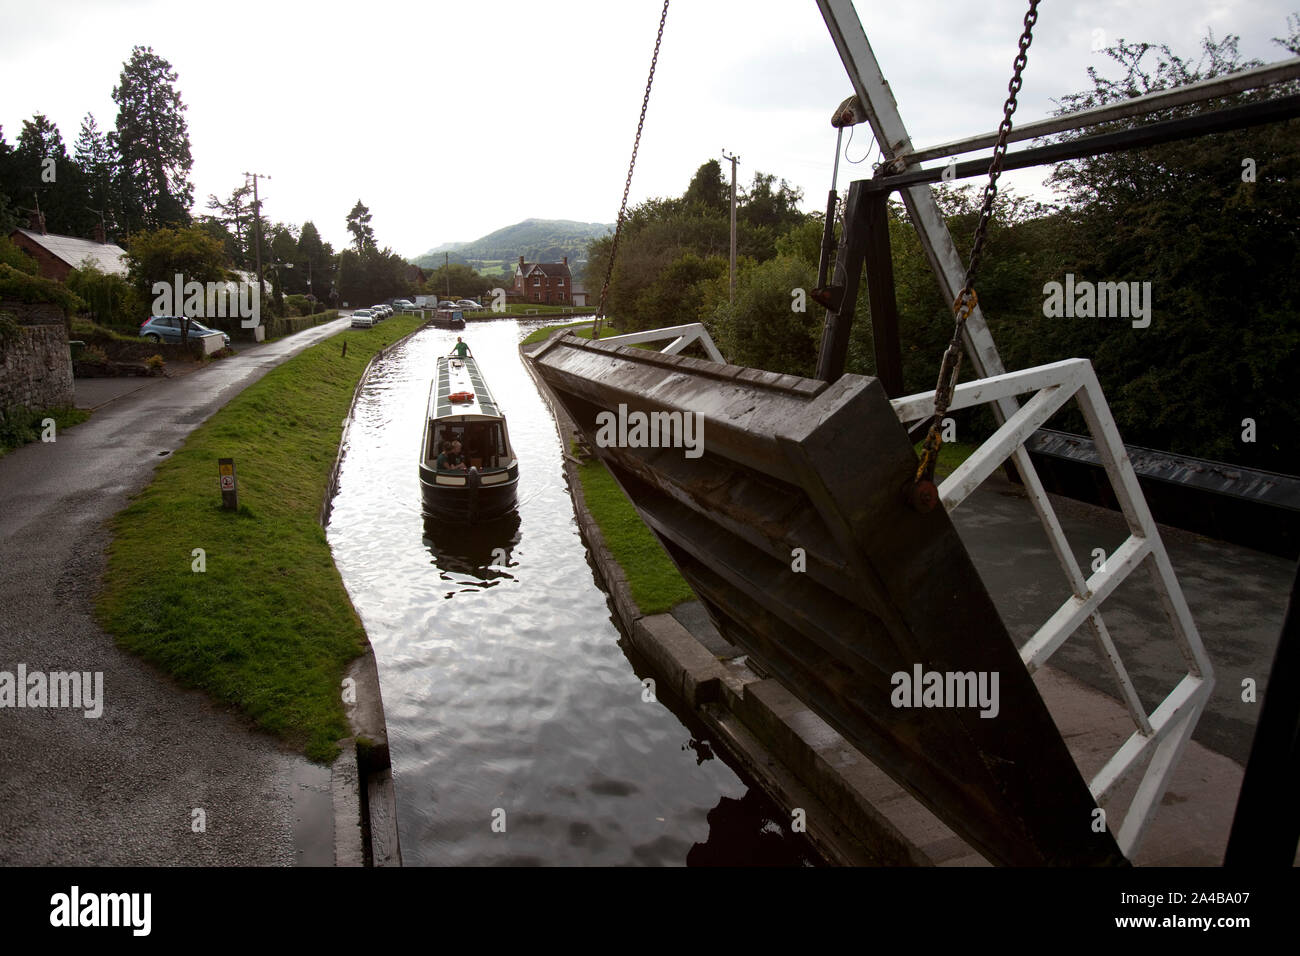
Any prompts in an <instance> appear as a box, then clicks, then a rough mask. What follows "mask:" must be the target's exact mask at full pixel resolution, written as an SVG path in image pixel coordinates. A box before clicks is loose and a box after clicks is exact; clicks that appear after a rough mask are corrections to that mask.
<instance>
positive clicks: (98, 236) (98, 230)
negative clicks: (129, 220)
mask: <svg viewBox="0 0 1300 956" xmlns="http://www.w3.org/2000/svg"><path fill="white" fill-rule="evenodd" d="M90 238H91V239H93V240H94V241H95V242H97V243H99V244H100V245H101V246H102V245H103V244H104V243H106V242H108V238H107V237H106V236H105V235H104V224H103V223H102V222H97V223H95V228H94V230H92V231H91V233H90Z"/></svg>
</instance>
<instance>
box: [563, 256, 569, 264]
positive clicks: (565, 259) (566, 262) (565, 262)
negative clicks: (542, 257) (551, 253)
mask: <svg viewBox="0 0 1300 956" xmlns="http://www.w3.org/2000/svg"><path fill="white" fill-rule="evenodd" d="M564 264H565V265H566V266H567V265H568V264H569V257H568V256H565V257H564Z"/></svg>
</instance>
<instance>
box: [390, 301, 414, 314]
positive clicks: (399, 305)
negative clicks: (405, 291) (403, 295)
mask: <svg viewBox="0 0 1300 956" xmlns="http://www.w3.org/2000/svg"><path fill="white" fill-rule="evenodd" d="M415 307H416V306H415V303H414V302H412V301H411V300H410V299H396V300H394V301H393V308H394V309H396V310H397V311H398V312H401V311H402V310H403V309H414V308H415Z"/></svg>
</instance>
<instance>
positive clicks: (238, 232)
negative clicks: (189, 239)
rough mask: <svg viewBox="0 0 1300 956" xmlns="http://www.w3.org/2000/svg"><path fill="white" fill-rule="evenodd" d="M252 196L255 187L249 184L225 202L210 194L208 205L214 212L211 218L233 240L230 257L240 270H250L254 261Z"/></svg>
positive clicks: (239, 187)
mask: <svg viewBox="0 0 1300 956" xmlns="http://www.w3.org/2000/svg"><path fill="white" fill-rule="evenodd" d="M252 196H253V185H252V183H248V182H245V183H244V184H243V185H242V186H238V187H236V188H235V190H234V191H233V192H231V194H230V198H229V199H227V200H225V201H224V202H223V201H222V200H220V199H218V198H217V197H216V194H214V193H209V194H208V204H207V205H208V208H209V209H211V210H212V212H213V215H212V216H211V217H210V218H212V219H214V220H215V221H217V222H218V223H220V224H221V227H222V229H223V231H224V232H225V233H227V234H228V235H229V236H230V237H231V239H232V240H233V248H232V249H231V252H230V257H231V261H232V262H234V263H235V267H236V268H238V269H247V268H249V267H250V266H251V265H252V263H253V260H254V256H253V239H252V236H253V203H252Z"/></svg>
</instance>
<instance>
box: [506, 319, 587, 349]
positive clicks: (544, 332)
mask: <svg viewBox="0 0 1300 956" xmlns="http://www.w3.org/2000/svg"><path fill="white" fill-rule="evenodd" d="M556 329H573V330H574V331H575V332H576V333H577V334H578V335H580V336H581V337H582V338H584V339H589V338H591V319H587V320H586V321H585V322H569V323H567V324H565V325H544V326H542V327H541V328H540V329H533V331H531V332H529V333H528V337H527V338H526V339H524V340H523V341H522V342H520V343H519V344H520V345H532V344H533V343H534V342H545V341H546V340H547V339H549V338H550V337H551V333H552V332H554V331H555V330H556Z"/></svg>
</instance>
